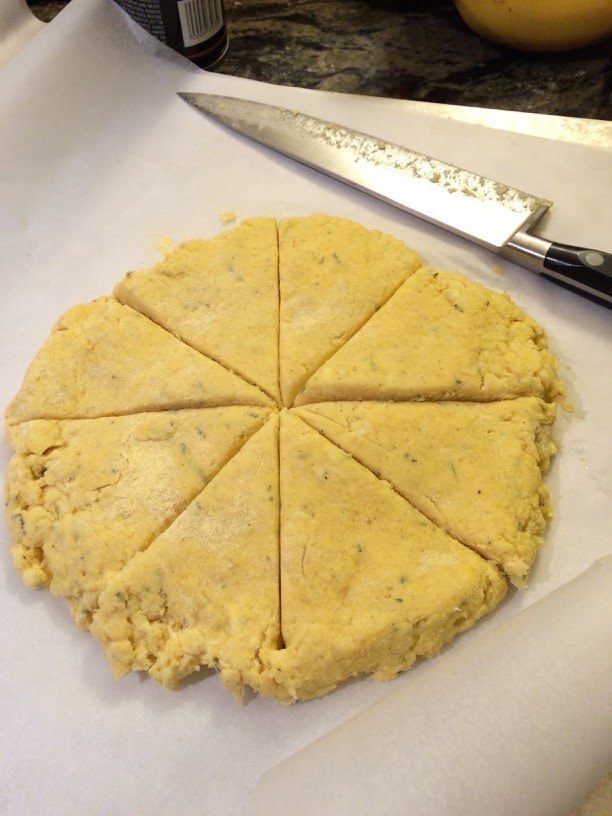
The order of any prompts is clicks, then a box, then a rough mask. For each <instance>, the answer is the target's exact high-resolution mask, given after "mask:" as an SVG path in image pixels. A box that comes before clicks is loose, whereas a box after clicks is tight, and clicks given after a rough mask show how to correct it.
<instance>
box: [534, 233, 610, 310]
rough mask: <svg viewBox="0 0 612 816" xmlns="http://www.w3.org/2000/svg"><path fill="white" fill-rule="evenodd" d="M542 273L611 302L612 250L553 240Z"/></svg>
mask: <svg viewBox="0 0 612 816" xmlns="http://www.w3.org/2000/svg"><path fill="white" fill-rule="evenodd" d="M542 264H543V266H544V269H543V270H542V274H543V275H546V276H547V277H551V278H553V279H554V280H555V281H558V282H559V283H563V284H566V285H567V286H570V287H571V288H572V289H575V288H578V289H580V290H581V291H582V292H584V293H586V294H587V295H590V296H592V297H594V298H597V299H598V300H603V301H605V302H606V303H609V304H610V305H612V254H610V253H609V252H602V251H601V250H599V249H586V248H584V247H576V246H569V245H567V244H556V243H552V244H551V245H550V249H549V250H548V252H547V253H546V255H545V256H544V260H543V261H542Z"/></svg>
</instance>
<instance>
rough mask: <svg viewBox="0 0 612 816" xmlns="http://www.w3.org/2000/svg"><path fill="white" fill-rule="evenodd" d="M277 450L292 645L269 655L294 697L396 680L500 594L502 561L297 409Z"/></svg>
mask: <svg viewBox="0 0 612 816" xmlns="http://www.w3.org/2000/svg"><path fill="white" fill-rule="evenodd" d="M280 451H281V463H280V467H281V473H282V484H281V525H280V527H281V547H280V550H281V582H280V587H281V608H282V620H283V640H284V644H285V648H284V649H282V650H278V651H276V652H274V653H273V654H272V655H271V658H270V659H271V664H272V673H273V675H274V676H277V678H278V682H279V684H282V685H283V686H285V687H286V688H287V690H288V692H289V694H290V695H291V697H292V698H294V699H296V700H304V699H309V698H311V697H317V696H319V695H320V694H321V693H322V692H326V691H329V690H331V689H332V688H334V687H335V686H336V685H337V684H338V683H339V682H341V681H342V680H345V679H346V678H347V677H352V676H354V675H359V674H372V673H373V674H374V676H375V677H377V678H378V679H380V680H388V679H390V678H392V677H395V676H396V675H397V674H399V672H401V671H403V670H405V669H407V668H409V667H410V666H411V665H412V663H413V662H414V661H415V659H416V658H417V657H422V656H425V657H431V656H432V655H435V654H437V653H438V652H439V651H440V649H441V648H442V646H444V644H445V643H447V642H448V641H449V640H451V639H452V638H453V637H454V635H456V634H457V633H458V632H460V631H462V630H464V629H467V628H468V627H470V626H471V625H472V624H473V623H474V622H475V621H476V620H477V619H478V618H480V617H481V616H482V615H485V614H486V613H487V612H489V611H490V610H491V609H493V608H494V607H495V606H497V604H498V603H499V601H500V600H501V599H502V598H503V597H504V595H505V592H506V582H505V580H504V578H503V576H502V574H501V572H500V571H499V570H498V569H496V567H495V566H493V565H492V564H491V563H489V562H488V561H485V560H484V559H483V558H480V557H479V556H478V555H476V554H475V553H473V552H472V551H471V550H469V549H468V548H467V547H464V546H463V545H462V544H459V542H457V541H455V540H454V539H453V538H451V537H450V536H448V535H447V534H446V533H444V532H443V531H442V529H441V528H440V527H437V526H436V525H434V524H433V523H432V522H430V521H429V520H428V519H427V518H425V516H423V515H422V514H421V513H419V511H418V510H416V509H415V508H414V507H412V505H410V504H409V503H408V502H406V501H405V500H404V499H403V498H401V497H400V496H399V495H398V494H397V493H396V492H395V491H394V490H393V489H392V488H391V486H390V485H389V483H388V482H385V481H384V480H382V479H379V478H377V477H376V476H375V475H374V474H373V473H372V472H371V471H369V470H367V469H366V468H364V467H363V465H361V464H359V463H358V462H356V461H355V460H354V459H353V458H352V457H351V456H350V455H349V454H348V453H345V452H344V451H342V450H340V449H339V448H337V447H336V446H335V445H333V444H331V443H330V442H328V441H327V440H326V439H324V438H323V437H322V436H321V435H320V434H318V433H317V432H316V431H313V430H312V429H310V428H308V426H307V425H306V424H305V423H303V422H302V421H301V420H300V419H298V418H297V417H294V416H293V415H291V414H289V413H287V414H284V415H283V416H282V428H281V438H280Z"/></svg>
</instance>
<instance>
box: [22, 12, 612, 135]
mask: <svg viewBox="0 0 612 816" xmlns="http://www.w3.org/2000/svg"><path fill="white" fill-rule="evenodd" d="M66 1H67V0H59V1H58V0H29V4H30V7H31V8H32V10H33V11H34V13H35V14H36V15H37V16H39V17H40V18H41V19H43V20H49V19H50V18H51V17H53V16H54V15H55V14H56V13H57V12H58V11H59V10H60V9H61V8H62V7H63V6H64V5H65V2H66ZM226 12H227V21H228V28H229V33H230V47H229V50H228V53H227V56H226V57H225V59H224V60H223V62H222V63H221V64H220V65H219V66H218V67H217V68H216V69H215V70H216V71H219V72H221V73H225V74H232V75H236V76H241V77H247V78H249V79H256V80H262V81H264V82H272V83H276V84H281V85H293V86H297V87H304V88H319V89H323V90H331V91H342V92H347V93H358V94H368V95H376V96H387V97H394V98H399V99H412V100H420V101H425V102H443V103H451V104H457V105H470V106H472V105H473V106H479V107H488V108H501V109H505V110H518V111H527V112H530V113H549V114H558V115H562V116H578V117H585V118H593V119H607V120H612V40H611V41H608V42H606V43H602V44H599V45H595V46H592V47H590V48H586V49H582V50H579V51H575V52H569V53H564V54H551V55H534V54H522V53H519V52H516V51H511V50H509V49H504V48H501V47H498V46H495V45H492V44H490V43H487V42H485V41H483V40H481V39H480V38H479V37H477V36H476V35H475V34H473V33H472V32H471V31H470V30H469V29H468V28H467V27H466V26H465V24H464V23H463V21H462V20H461V18H460V17H459V15H458V13H457V12H456V11H455V8H454V6H453V4H452V2H451V0H413V1H412V2H411V1H410V0H403V2H402V0H378V2H376V1H375V0H336V1H335V2H329V0H328V1H327V2H325V1H324V0H292V2H289V0H226Z"/></svg>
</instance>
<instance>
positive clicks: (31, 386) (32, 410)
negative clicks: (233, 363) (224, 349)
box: [6, 298, 269, 424]
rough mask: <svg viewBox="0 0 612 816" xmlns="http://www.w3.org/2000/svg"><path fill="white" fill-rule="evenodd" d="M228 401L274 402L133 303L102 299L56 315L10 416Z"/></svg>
mask: <svg viewBox="0 0 612 816" xmlns="http://www.w3.org/2000/svg"><path fill="white" fill-rule="evenodd" d="M230 404H239V405H267V404H269V400H268V399H267V398H266V396H265V395H264V394H263V393H262V392H261V391H259V389H257V388H255V387H253V386H252V385H249V384H248V383H246V382H244V381H243V380H241V379H240V378H239V377H237V376H235V375H234V374H232V373H231V372H230V371H227V370H226V369H225V368H223V367H222V366H220V365H219V364H218V363H216V362H214V361H213V360H209V359H208V358H207V357H204V356H203V355H202V354H199V353H198V352H197V351H194V350H193V349H192V348H189V346H186V345H185V344H184V343H182V342H181V341H180V340H177V339H176V337H173V336H172V335H171V334H170V333H169V332H167V331H166V330H165V329H162V328H161V327H160V326H157V325H156V324H155V323H153V322H151V321H150V320H149V319H148V318H146V317H144V316H143V315H141V314H139V313H138V312H136V311H134V310H133V309H131V308H130V307H129V306H123V305H122V304H120V303H119V302H118V301H117V300H115V299H114V298H100V299H98V300H95V301H93V302H92V303H88V304H84V305H80V306H74V307H73V308H72V309H69V310H68V311H67V312H66V313H65V314H64V315H63V316H62V317H61V318H60V319H59V320H58V322H57V323H56V324H55V326H54V327H53V331H52V332H51V334H50V335H49V337H48V338H47V340H46V341H45V343H44V344H43V346H42V348H41V349H40V351H39V352H38V354H37V355H36V357H35V358H34V359H33V361H32V362H31V363H30V366H29V367H28V370H27V372H26V375H25V378H24V381H23V385H22V387H21V390H20V391H19V393H18V394H17V396H16V397H15V399H14V400H13V402H12V403H11V404H10V405H9V407H8V408H7V411H6V421H7V423H8V424H14V423H17V422H23V421H24V420H28V419H77V418H81V417H83V418H85V417H99V416H116V415H120V414H128V413H135V412H139V411H155V410H160V409H165V408H185V407H203V406H209V405H211V406H214V405H230Z"/></svg>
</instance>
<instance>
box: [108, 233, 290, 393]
mask: <svg viewBox="0 0 612 816" xmlns="http://www.w3.org/2000/svg"><path fill="white" fill-rule="evenodd" d="M114 294H115V296H116V297H117V298H118V300H120V301H121V302H122V303H127V304H129V305H130V306H132V307H133V308H134V309H137V310H138V311H139V312H142V313H143V314H145V315H147V317H150V318H151V320H154V321H155V322H156V323H159V325H160V326H164V328H166V329H168V331H171V332H173V334H176V336H177V337H180V338H181V340H184V341H185V343H187V344H188V345H190V346H193V348H195V349H197V350H198V351H201V352H202V353H203V354H206V355H208V356H209V357H211V358H212V359H214V360H216V361H217V362H219V363H221V365H223V366H225V367H226V368H229V369H230V370H233V371H236V372H237V373H238V374H240V376H241V377H243V378H244V379H245V380H247V381H248V382H252V383H255V384H256V385H258V386H259V387H260V388H261V389H263V390H264V391H265V392H266V393H267V394H269V395H270V396H271V397H273V398H274V399H275V400H276V401H278V400H279V397H280V395H279V386H278V242H277V238H276V221H275V220H274V219H273V218H250V219H247V220H246V221H243V223H242V224H241V225H240V226H239V227H237V228H236V229H234V230H231V231H230V232H222V233H221V234H220V235H217V236H216V237H215V238H213V239H212V240H210V241H203V240H193V241H186V242H185V243H184V244H181V245H180V246H179V247H177V248H176V249H174V250H173V251H172V252H170V253H168V255H167V256H166V258H165V259H164V260H163V261H161V262H160V263H159V264H157V265H156V266H154V267H153V268H152V269H141V270H138V271H136V272H132V273H130V274H129V275H127V276H126V277H125V278H124V279H123V280H122V281H121V282H120V283H118V284H117V286H116V287H115V290H114Z"/></svg>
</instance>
